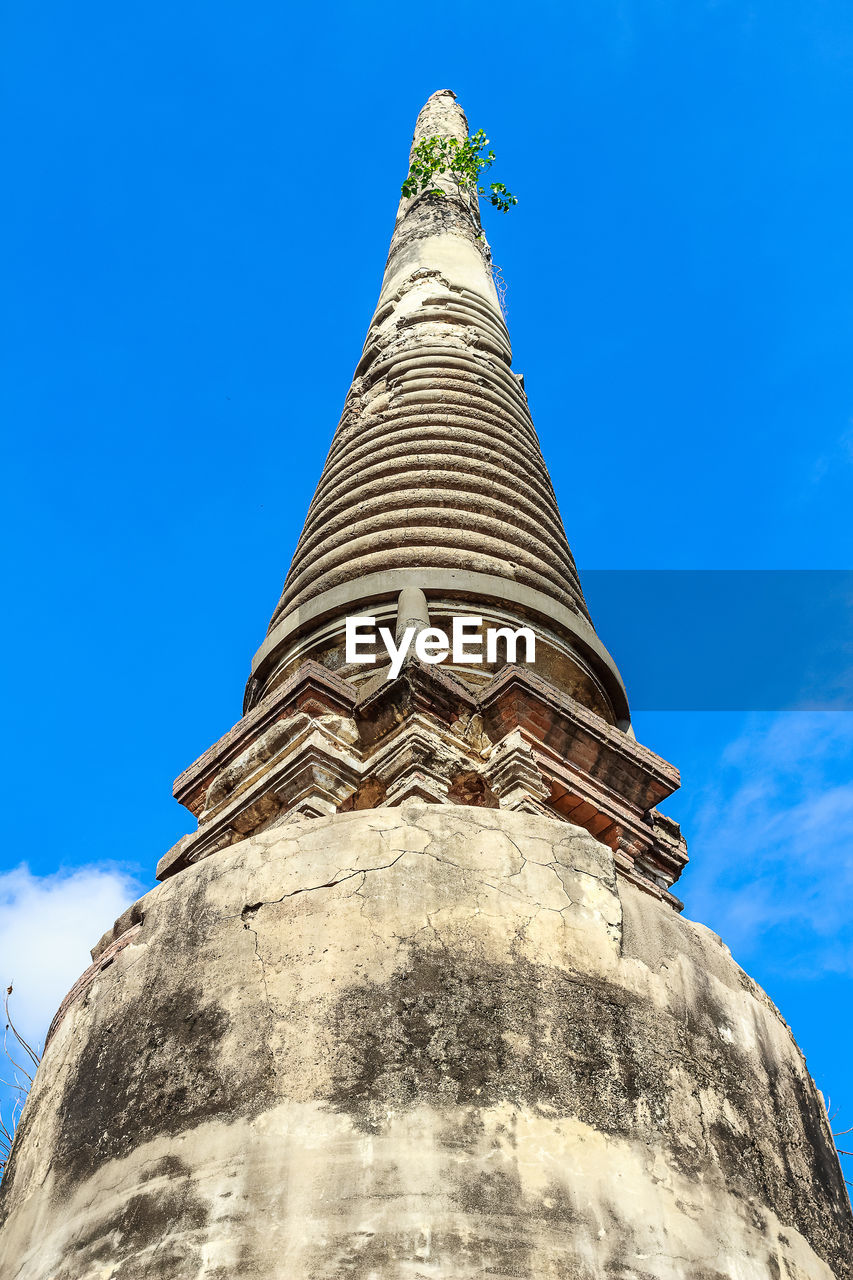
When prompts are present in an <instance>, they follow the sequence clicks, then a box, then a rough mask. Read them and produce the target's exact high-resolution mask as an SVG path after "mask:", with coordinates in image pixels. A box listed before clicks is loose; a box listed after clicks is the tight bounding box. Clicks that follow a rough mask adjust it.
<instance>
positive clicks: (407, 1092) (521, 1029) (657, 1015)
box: [326, 946, 853, 1276]
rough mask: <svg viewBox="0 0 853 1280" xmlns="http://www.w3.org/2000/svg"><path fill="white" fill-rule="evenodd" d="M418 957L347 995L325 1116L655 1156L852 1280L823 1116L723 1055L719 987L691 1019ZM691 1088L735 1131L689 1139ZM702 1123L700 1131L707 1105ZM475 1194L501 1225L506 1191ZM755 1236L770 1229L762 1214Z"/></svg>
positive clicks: (530, 976) (524, 967)
mask: <svg viewBox="0 0 853 1280" xmlns="http://www.w3.org/2000/svg"><path fill="white" fill-rule="evenodd" d="M410 957H411V958H410V962H409V963H408V965H407V967H406V970H405V971H404V972H401V973H399V974H397V975H396V976H395V977H394V978H393V980H391V981H388V982H381V983H373V982H366V983H362V984H359V985H356V986H352V987H350V988H349V989H347V990H346V991H345V992H343V993H342V994H341V996H340V997H339V999H338V1002H337V1004H336V1007H335V1010H334V1013H333V1014H332V1016H331V1026H330V1031H331V1034H332V1039H333V1041H334V1043H335V1044H336V1045H337V1046H338V1047H337V1048H336V1058H335V1061H334V1064H333V1085H332V1088H331V1090H330V1091H329V1094H328V1096H327V1099H326V1101H327V1102H328V1104H329V1105H330V1106H332V1107H333V1108H335V1109H336V1110H339V1111H343V1112H346V1113H347V1114H349V1115H350V1116H351V1118H352V1121H353V1123H354V1124H355V1125H356V1126H357V1127H358V1128H360V1129H362V1130H364V1131H367V1132H379V1131H381V1129H382V1128H383V1126H384V1124H385V1117H386V1116H387V1113H388V1112H389V1111H395V1110H401V1109H405V1108H407V1107H412V1106H415V1105H417V1104H429V1105H432V1106H435V1107H437V1108H439V1109H441V1110H443V1111H444V1114H445V1117H446V1119H445V1125H444V1129H443V1130H442V1133H441V1141H442V1142H443V1143H444V1144H445V1145H447V1146H448V1147H449V1148H453V1147H454V1146H455V1147H458V1148H461V1149H467V1150H469V1151H471V1150H474V1149H475V1147H476V1145H477V1144H478V1143H479V1142H480V1140H481V1139H480V1134H479V1131H478V1125H477V1122H476V1120H475V1119H474V1115H476V1112H477V1111H478V1110H479V1108H481V1107H488V1106H492V1105H494V1104H498V1103H509V1104H511V1105H514V1106H518V1107H521V1106H524V1107H533V1108H536V1109H539V1110H540V1111H541V1112H542V1114H543V1115H547V1116H551V1117H554V1118H559V1117H561V1116H567V1117H573V1118H576V1119H578V1120H580V1121H582V1122H584V1123H586V1124H589V1125H591V1126H592V1127H593V1128H595V1129H597V1130H598V1131H599V1132H602V1133H607V1134H614V1135H620V1136H624V1137H626V1138H633V1139H639V1140H640V1141H644V1142H647V1143H649V1144H652V1143H658V1142H659V1143H660V1144H661V1145H662V1146H663V1147H664V1148H665V1149H667V1150H668V1151H669V1152H670V1153H671V1158H672V1160H673V1163H674V1165H675V1167H676V1168H678V1169H679V1170H680V1171H681V1172H682V1173H683V1174H684V1175H685V1176H686V1177H688V1178H693V1177H697V1176H700V1175H701V1176H703V1177H706V1176H707V1174H708V1171H709V1167H710V1168H711V1169H713V1168H714V1167H715V1166H716V1168H717V1171H718V1173H717V1178H718V1180H719V1181H720V1183H722V1184H723V1185H725V1186H726V1188H727V1190H728V1191H729V1192H730V1193H732V1194H734V1195H736V1196H739V1197H740V1198H741V1200H742V1202H743V1205H744V1211H745V1214H746V1216H747V1218H749V1217H750V1213H749V1208H750V1204H751V1202H753V1201H757V1202H758V1205H759V1206H760V1205H767V1206H769V1207H771V1208H772V1209H773V1210H774V1211H775V1213H776V1214H777V1215H778V1217H779V1218H780V1219H781V1220H782V1222H785V1223H788V1224H791V1225H793V1226H796V1228H797V1229H798V1230H799V1231H801V1232H802V1234H803V1235H804V1236H805V1238H806V1239H807V1240H808V1241H809V1243H810V1244H811V1245H812V1248H813V1249H814V1250H815V1252H816V1253H818V1254H819V1255H820V1256H821V1257H823V1258H824V1259H825V1260H826V1261H827V1262H828V1263H829V1264H830V1265H834V1266H835V1268H836V1271H837V1274H838V1275H839V1276H847V1275H849V1274H850V1272H849V1268H848V1263H847V1257H846V1255H847V1253H848V1252H850V1246H851V1241H853V1231H851V1217H850V1210H849V1205H848V1203H847V1200H846V1197H845V1196H844V1191H843V1185H842V1184H841V1178H840V1173H839V1171H838V1163H837V1160H836V1159H835V1158H834V1156H833V1154H832V1152H831V1151H830V1150H829V1149H828V1148H827V1142H826V1138H825V1136H824V1134H823V1131H822V1127H821V1125H820V1121H819V1117H818V1114H817V1105H818V1104H817V1101H816V1099H815V1098H813V1097H812V1095H811V1091H810V1090H808V1089H807V1088H806V1087H805V1085H804V1082H803V1081H802V1080H800V1079H798V1078H796V1077H793V1075H792V1078H786V1079H782V1078H780V1074H781V1073H780V1072H779V1071H778V1070H777V1068H776V1067H775V1066H774V1065H773V1064H772V1061H771V1059H770V1058H769V1057H768V1058H767V1060H766V1061H763V1062H762V1061H761V1060H760V1059H759V1058H756V1056H755V1055H747V1054H746V1053H744V1052H743V1051H741V1050H740V1049H739V1048H738V1047H737V1046H736V1045H734V1044H728V1043H726V1042H725V1041H724V1040H722V1039H721V1037H720V1034H719V1027H720V1026H721V1025H722V1024H724V1022H725V1016H724V1011H723V1010H722V1009H721V1008H720V1007H718V1005H717V1003H716V1001H715V998H714V994H713V990H712V987H711V984H710V982H709V983H708V984H707V986H706V987H705V989H704V990H702V989H700V992H699V999H698V1002H697V1003H696V1005H695V1006H692V1007H691V1016H690V1017H685V1016H684V1014H683V1010H681V1009H678V1010H677V1011H676V1010H673V1011H663V1010H660V1009H658V1008H656V1007H654V1006H653V1005H651V1004H650V1003H649V1002H648V1001H645V1000H641V999H640V998H639V997H637V996H634V995H633V994H632V993H631V992H629V991H628V990H626V989H625V988H623V987H617V986H611V985H609V984H608V983H606V982H604V981H601V980H597V979H592V978H590V977H588V976H586V977H583V978H581V977H576V976H574V975H571V974H567V973H565V972H563V971H560V970H555V969H551V968H549V967H546V966H543V965H535V964H531V963H529V962H526V961H523V960H518V961H515V962H514V963H512V964H507V965H488V964H484V963H477V962H472V960H471V957H470V954H468V955H464V954H460V955H455V956H452V955H449V954H448V953H446V952H444V951H439V950H428V949H420V948H418V947H417V946H414V947H413V948H412V950H411V952H410ZM675 1067H680V1068H681V1070H680V1071H679V1072H678V1073H677V1076H674V1075H673V1068H675ZM685 1079H687V1080H690V1081H691V1082H692V1086H693V1091H694V1093H695V1094H698V1092H699V1090H700V1089H701V1088H703V1087H705V1088H708V1089H711V1090H714V1091H716V1092H717V1093H718V1094H720V1095H722V1096H724V1097H725V1098H726V1100H727V1102H728V1105H729V1107H730V1108H731V1110H732V1113H733V1114H732V1119H731V1123H729V1121H728V1120H726V1119H723V1118H720V1117H718V1118H717V1119H716V1120H715V1121H714V1123H712V1124H711V1123H707V1122H703V1124H702V1132H701V1134H699V1138H700V1140H699V1141H698V1142H697V1141H696V1139H697V1132H696V1131H695V1130H694V1132H693V1133H691V1134H688V1133H685V1132H684V1131H683V1121H682V1116H683V1104H684V1094H683V1091H684V1082H685ZM693 1110H694V1114H695V1115H696V1116H699V1117H701V1114H702V1113H701V1107H700V1104H699V1100H698V1097H697V1099H696V1102H695V1105H694V1107H693ZM786 1126H787V1128H788V1129H790V1133H786ZM780 1148H784V1150H785V1152H786V1154H785V1163H786V1164H787V1168H786V1167H785V1165H784V1164H783V1165H782V1166H781V1167H780V1162H779V1154H780ZM466 1194H470V1195H474V1197H475V1199H477V1198H478V1197H479V1199H480V1200H483V1199H485V1200H488V1199H489V1197H490V1196H491V1197H492V1198H493V1199H494V1201H495V1204H496V1206H497V1204H498V1202H500V1203H503V1204H504V1206H505V1209H506V1206H507V1200H508V1188H507V1186H506V1185H505V1183H504V1182H502V1181H501V1179H499V1178H498V1179H496V1180H495V1182H494V1184H493V1186H491V1187H490V1186H489V1185H488V1184H486V1183H484V1184H483V1185H482V1186H481V1187H480V1188H478V1189H476V1191H474V1190H472V1189H470V1188H469V1189H468V1190H467V1191H466ZM509 1198H510V1199H511V1197H509ZM471 1207H472V1208H474V1207H475V1206H474V1205H473V1203H472V1205H471ZM480 1207H481V1208H482V1211H483V1212H486V1211H487V1210H486V1206H485V1203H484V1204H483V1205H481V1206H480ZM755 1208H756V1212H757V1206H755ZM505 1209H504V1211H505ZM528 1212H530V1206H528ZM754 1225H755V1226H756V1228H757V1229H758V1230H760V1231H762V1230H763V1229H764V1219H763V1217H762V1215H761V1214H760V1213H757V1216H756V1218H755V1224H754ZM840 1242H843V1243H840ZM507 1274H511V1273H507Z"/></svg>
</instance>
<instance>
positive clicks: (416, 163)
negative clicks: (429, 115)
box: [400, 129, 518, 214]
mask: <svg viewBox="0 0 853 1280" xmlns="http://www.w3.org/2000/svg"><path fill="white" fill-rule="evenodd" d="M488 145H489V139H488V138H487V137H486V135H485V133H484V132H483V130H482V129H478V130H477V132H476V133H474V134H471V135H470V136H469V137H467V138H466V139H465V141H464V142H460V141H459V139H458V138H443V137H438V136H436V137H432V138H422V139H421V141H420V142H419V143H418V144H417V146H416V147H415V148H414V149H413V151H412V158H411V161H410V164H409V172H408V174H407V175H406V179H405V181H404V182H403V185H402V187H401V188H400V189H401V191H402V192H403V195H404V196H407V197H408V198H409V199H412V198H413V197H414V196H419V195H426V196H434V197H436V198H438V199H441V198H443V197H445V196H446V195H447V194H448V193H447V192H446V191H444V190H443V189H442V188H441V187H438V186H436V185H435V180H436V178H438V177H440V176H442V175H443V174H447V175H449V177H450V178H451V179H452V181H453V182H454V183H455V184H456V191H457V193H458V195H459V196H460V197H461V198H462V200H463V201H464V202H465V204H466V206H467V208H468V212H469V213H470V214H473V209H472V200H478V199H479V198H480V196H488V198H489V203H490V204H492V205H494V207H495V208H496V209H497V210H498V212H499V213H508V212H509V210H510V209H511V208H512V206H513V205H514V204H518V201H517V200H516V198H515V196H514V195H513V194H512V192H511V191H509V190H508V189H507V187H506V186H505V185H504V183H503V182H490V183H489V186H488V190H487V189H486V188H485V187H481V186H480V176H481V174H483V173H484V172H485V171H486V170H487V169H491V167H492V165H493V164H494V162H495V153H494V151H486V152H485V155H484V154H483V152H484V150H485V148H486V147H487V146H488Z"/></svg>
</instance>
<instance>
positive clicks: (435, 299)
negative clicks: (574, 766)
mask: <svg viewBox="0 0 853 1280" xmlns="http://www.w3.org/2000/svg"><path fill="white" fill-rule="evenodd" d="M437 135H438V136H444V137H455V138H458V139H460V141H461V140H464V139H465V138H467V136H468V124H467V120H466V118H465V113H464V112H463V110H462V108H461V107H460V106H459V104H458V102H457V101H456V98H455V95H454V94H453V93H451V92H450V90H447V89H444V90H440V91H439V92H438V93H435V94H433V95H432V97H431V98H429V100H428V101H427V103H426V104H425V106H424V107H423V109H422V110H421V112H420V114H419V116H418V120H417V124H416V126H415V134H414V140H413V146H415V145H416V144H417V143H418V142H419V141H421V140H422V139H424V138H428V137H434V136H437ZM438 185H440V186H442V188H443V189H444V190H445V191H446V193H447V194H446V196H445V197H444V198H441V197H436V196H434V195H424V194H422V195H419V196H416V197H414V198H411V199H408V198H406V197H403V198H402V199H401V200H400V205H399V209H398V212H397V219H396V224H395V228H394V233H393V237H392V241H391V248H390V252H389V255H388V260H387V263H386V267H385V274H384V278H383V282H382V289H381V292H380V296H379V302H378V305H377V308H376V311H375V313H374V316H373V319H372V321H371V324H370V328H369V331H368V334H367V339H366V342H365V345H364V351H363V354H362V358H361V360H360V362H359V365H358V367H357V369H356V373H355V377H354V379H353V383H352V387H351V389H350V392H349V394H348V396H347V399H346V403H345V405H344V411H343V414H342V416H341V420H340V423H339V425H338V428H337V431H336V432H335V436H334V439H333V441H332V445H331V448H330V450H329V454H328V457H327V459H326V464H325V466H324V468H323V473H322V476H321V477H320V482H319V484H318V486H317V491H316V493H315V495H314V499H313V501H312V502H311V505H310V508H309V510H308V515H307V517H306V521H305V526H304V529H303V531H302V536H301V537H300V539H299V542H298V544H297V547H296V551H295V553H294V556H293V561H292V564H291V567H290V572H289V573H288V575H287V581H286V582H285V586H284V591H283V593H282V596H281V599H280V601H279V604H278V606H277V608H276V610H275V612H274V614H273V617H272V621H271V623H270V628H269V633H268V636H267V640H266V642H265V644H264V645H263V647H262V649H261V650H260V651H259V653H258V655H257V656H256V659H255V663H254V666H253V680H252V682H250V683H251V690H252V694H251V696H250V702H251V701H252V700H253V698H255V697H257V696H260V695H261V693H262V692H264V691H265V690H268V689H270V688H272V687H275V685H276V684H277V683H279V682H280V680H282V679H284V678H285V677H286V676H287V674H288V673H289V672H290V671H292V670H293V669H294V667H295V665H296V664H298V663H299V662H300V661H303V660H304V659H305V658H306V657H309V656H314V657H319V658H320V660H321V661H323V662H324V663H325V664H326V665H328V666H333V667H336V668H337V669H339V670H343V668H342V661H343V659H342V653H341V645H340V641H341V639H342V636H343V620H344V618H345V616H346V615H348V614H353V613H358V612H363V611H364V609H365V606H369V610H370V612H371V613H377V612H378V613H381V612H382V611H383V609H384V610H385V611H386V613H387V616H388V617H389V618H390V616H391V613H392V612H393V608H394V602H395V600H396V596H397V594H398V593H399V591H400V590H401V589H402V588H403V587H404V586H407V585H408V586H414V587H417V588H419V589H421V590H423V591H424V592H425V593H426V595H427V598H428V600H429V603H430V610H431V614H432V615H433V616H437V615H438V616H440V615H442V614H447V613H448V612H449V611H460V610H461V611H463V612H464V611H465V610H466V609H467V611H468V612H471V613H475V614H481V615H488V616H489V617H490V618H493V619H494V620H496V621H498V622H501V621H506V620H515V622H516V625H518V620H519V619H522V620H524V621H527V622H529V621H534V622H535V623H536V624H537V625H539V627H540V629H543V628H544V639H545V642H546V647H547V645H550V653H551V657H550V659H549V660H546V661H550V667H551V669H552V674H553V673H556V676H555V678H556V679H557V683H558V684H560V685H561V686H562V687H564V688H566V689H567V690H568V691H570V692H571V693H572V694H573V696H575V697H578V698H579V699H580V700H581V701H584V702H586V703H587V704H588V705H590V706H591V707H593V709H595V710H596V711H598V712H599V713H600V714H603V715H604V716H605V717H606V718H607V719H609V720H611V722H612V721H614V720H618V721H624V719H625V718H626V715H627V706H626V703H625V699H624V692H623V690H622V687H621V682H620V680H619V676H618V673H617V672H616V669H615V666H614V665H613V663H612V660H611V659H610V657H609V655H608V654H607V653H606V651H605V650H604V648H603V646H602V645H601V644H600V642H599V641H598V639H597V637H596V636H595V632H594V630H593V628H592V625H591V623H590V621H589V615H588V612H587V609H586V605H585V602H584V598H583V594H582V591H581V587H580V582H579V580H578V575H577V571H576V568H575V564H574V560H573V558H572V555H571V552H570V550H569V546H568V542H567V540H566V535H565V532H564V530H563V525H562V521H561V519H560V514H559V511H558V508H557V502H556V499H555V496H554V491H553V488H552V485H551V481H550V478H549V476H548V472H547V469H546V467H545V463H544V461H543V458H542V454H541V452H540V448H539V442H538V439H537V436H536V431H535V429H534V426H533V422H532V420H531V417H530V412H529V409H528V406H527V398H526V396H525V393H524V387H523V380H522V379H521V377H520V376H519V375H517V374H513V373H512V371H511V360H512V353H511V348H510V341H509V335H508V333H507V329H506V325H505V323H504V318H503V316H502V314H501V307H500V304H499V301H498V296H497V292H496V289H495V283H494V279H493V274H492V267H491V255H490V252H489V248H488V245H487V244H486V241H485V239H484V237H483V235H482V231H481V228H480V220H479V210H478V207H477V200H476V198H471V197H470V196H469V195H467V194H466V193H464V192H462V193H460V192H459V191H458V190H457V189H456V188H455V186H454V185H453V184H452V182H451V181H449V180H448V179H439V182H438ZM343 673H344V674H347V675H353V676H356V677H360V676H361V675H362V674H363V673H362V672H348V671H343ZM476 674H477V673H469V675H472V676H474V678H476ZM488 674H489V673H487V672H483V673H482V675H483V676H487V675H488Z"/></svg>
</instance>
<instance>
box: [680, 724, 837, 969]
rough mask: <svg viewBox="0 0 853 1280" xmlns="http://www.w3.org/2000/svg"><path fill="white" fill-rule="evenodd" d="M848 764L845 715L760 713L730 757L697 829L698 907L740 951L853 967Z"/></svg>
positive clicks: (693, 899) (798, 963)
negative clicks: (772, 941) (771, 714)
mask: <svg viewBox="0 0 853 1280" xmlns="http://www.w3.org/2000/svg"><path fill="white" fill-rule="evenodd" d="M851 764H853V715H850V714H849V713H845V712H821V713H807V712H783V713H781V714H778V715H774V716H757V715H756V716H753V717H751V719H750V720H749V722H748V724H747V726H746V728H745V729H744V731H743V733H742V734H741V735H740V736H739V737H738V738H737V739H736V740H735V741H734V742H732V743H730V744H729V746H728V747H727V748H726V750H725V751H724V752H723V753H722V755H721V758H720V761H719V767H718V771H717V776H716V778H715V780H714V782H713V783H712V784H711V785H710V786H709V787H708V788H707V789H706V791H705V794H704V795H703V797H702V803H701V806H700V808H699V811H698V814H697V817H696V820H695V822H694V826H693V838H692V840H691V852H692V853H693V855H694V858H695V861H694V866H693V870H692V874H691V882H690V894H689V899H690V914H691V915H694V916H696V917H697V918H699V919H705V920H708V922H709V923H713V927H714V928H715V929H716V930H717V931H718V932H720V933H721V934H722V935H723V937H724V938H725V940H726V941H727V942H728V943H729V945H730V946H731V947H732V949H733V951H734V952H735V955H736V956H739V957H740V958H743V959H745V958H746V957H748V956H749V954H750V952H755V951H757V950H761V951H762V953H763V955H764V956H765V957H766V956H767V955H768V954H774V953H775V954H776V955H777V958H778V963H779V966H780V967H782V968H784V969H785V970H786V971H787V972H788V973H792V972H796V973H797V974H798V975H799V976H801V977H804V976H811V977H817V976H819V975H820V974H822V973H827V972H832V971H834V972H853V927H851V913H850V903H851V901H853V780H851V772H853V770H852V769H851ZM771 937H772V938H773V940H774V942H775V944H776V945H775V946H773V945H771V946H770V947H768V942H769V941H770V939H771Z"/></svg>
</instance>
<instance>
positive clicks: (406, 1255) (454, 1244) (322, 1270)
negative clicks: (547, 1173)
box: [300, 1222, 595, 1280]
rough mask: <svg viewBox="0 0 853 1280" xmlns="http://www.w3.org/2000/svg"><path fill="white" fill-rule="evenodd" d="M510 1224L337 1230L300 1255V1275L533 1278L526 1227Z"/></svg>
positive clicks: (388, 1279) (314, 1279)
mask: <svg viewBox="0 0 853 1280" xmlns="http://www.w3.org/2000/svg"><path fill="white" fill-rule="evenodd" d="M516 1225H517V1224H515V1223H513V1224H512V1226H511V1227H503V1228H501V1227H500V1226H496V1224H495V1223H494V1222H490V1223H484V1224H483V1226H484V1228H485V1229H484V1230H483V1233H482V1234H480V1233H479V1232H478V1230H477V1228H476V1227H472V1229H471V1230H469V1231H466V1232H464V1233H462V1232H459V1233H456V1232H452V1231H451V1232H434V1233H433V1234H432V1235H431V1237H430V1238H427V1237H426V1235H425V1234H424V1233H422V1232H415V1231H409V1232H402V1231H401V1232H399V1233H391V1232H377V1233H373V1232H370V1231H350V1232H344V1231H342V1232H340V1233H339V1234H337V1235H335V1236H333V1237H332V1238H331V1239H327V1240H324V1242H323V1244H322V1245H319V1246H317V1247H316V1248H315V1249H313V1250H311V1251H310V1252H309V1254H308V1255H307V1256H306V1257H305V1258H304V1259H301V1260H300V1275H304V1277H305V1280H339V1278H340V1277H342V1276H355V1277H358V1280H371V1278H372V1277H379V1276H381V1277H382V1280H404V1277H408V1276H419V1275H423V1276H436V1277H438V1276H442V1277H444V1276H446V1277H448V1280H450V1277H456V1276H475V1275H477V1276H497V1277H503V1278H504V1280H509V1278H510V1277H518V1280H531V1277H532V1276H533V1272H532V1271H531V1255H530V1246H529V1245H528V1243H527V1241H526V1239H525V1233H524V1232H523V1231H522V1232H518V1231H517V1230H515V1228H516ZM565 1275H566V1276H567V1277H568V1276H569V1275H571V1276H575V1275H577V1276H578V1277H580V1276H581V1275H583V1277H584V1280H595V1277H594V1275H593V1273H592V1272H587V1271H584V1272H583V1273H581V1272H574V1271H572V1272H566V1273H565Z"/></svg>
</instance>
